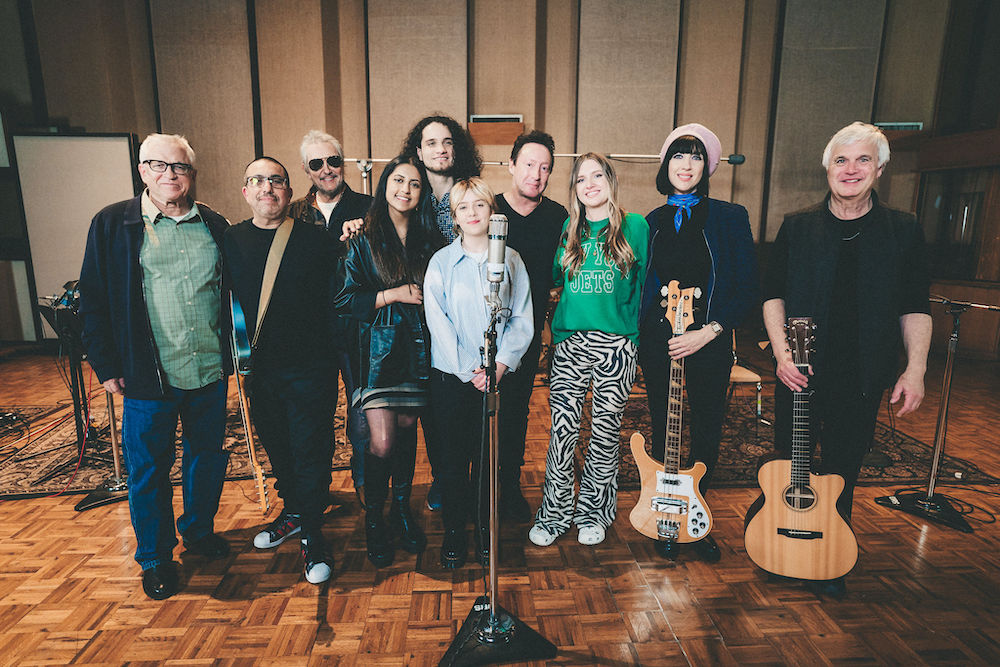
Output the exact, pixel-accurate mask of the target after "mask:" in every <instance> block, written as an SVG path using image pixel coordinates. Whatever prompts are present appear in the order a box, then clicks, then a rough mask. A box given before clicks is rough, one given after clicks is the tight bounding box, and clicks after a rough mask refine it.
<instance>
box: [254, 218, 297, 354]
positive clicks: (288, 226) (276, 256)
mask: <svg viewBox="0 0 1000 667" xmlns="http://www.w3.org/2000/svg"><path fill="white" fill-rule="evenodd" d="M291 235H292V219H291V218H285V220H284V222H282V223H281V225H280V226H279V227H278V231H276V232H275V233H274V239H273V240H272V241H271V247H270V248H269V249H268V251H267V262H265V264H264V280H263V281H262V282H261V284H260V305H259V306H258V307H257V326H256V330H255V331H254V332H253V341H252V342H251V343H250V349H255V348H256V347H257V339H258V338H259V337H260V325H261V323H262V322H263V321H264V315H266V314H267V306H268V304H270V302H271V292H272V291H273V290H274V280H275V278H277V277H278V267H279V266H281V256H282V255H283V254H285V246H286V245H288V237H289V236H291Z"/></svg>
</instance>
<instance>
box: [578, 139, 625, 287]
mask: <svg viewBox="0 0 1000 667" xmlns="http://www.w3.org/2000/svg"><path fill="white" fill-rule="evenodd" d="M587 160H593V161H594V162H596V163H597V164H598V165H599V166H600V167H601V171H603V172H604V177H605V178H606V179H607V183H608V226H607V227H606V228H605V229H604V231H603V232H602V233H601V235H602V236H603V237H604V247H603V248H602V250H603V252H604V256H605V257H606V258H607V259H608V261H609V262H613V263H614V264H615V266H617V267H618V270H619V271H620V272H621V274H622V276H623V277H624V276H626V275H627V274H628V272H629V271H631V270H632V265H634V264H635V253H634V252H632V247H631V246H630V245H629V244H628V241H626V240H625V232H624V230H623V229H622V227H623V226H624V224H625V214H626V211H625V209H623V208H622V207H621V206H619V205H618V176H616V175H615V169H614V167H613V166H611V162H609V161H608V159H607V158H606V157H604V156H603V155H598V154H597V153H584V154H583V155H581V156H580V157H578V158H577V159H576V162H574V163H573V171H572V173H571V174H570V177H569V224H568V225H566V230H565V231H564V232H563V235H562V238H561V239H560V243H561V244H562V245H564V246H565V250H564V251H563V256H562V259H561V261H560V264H561V265H562V268H563V271H564V272H565V274H566V278H567V280H572V279H573V276H574V275H576V272H577V271H579V270H580V267H581V266H583V240H584V239H585V238H589V233H590V231H589V230H590V226H589V225H586V224H583V223H584V221H585V220H586V216H585V213H586V208H585V207H584V206H583V205H582V204H581V203H580V198H579V197H578V196H577V194H576V179H577V176H579V173H580V167H581V166H582V165H583V163H584V162H586V161H587ZM585 233H586V234H587V235H588V236H586V237H585V236H584V234H585Z"/></svg>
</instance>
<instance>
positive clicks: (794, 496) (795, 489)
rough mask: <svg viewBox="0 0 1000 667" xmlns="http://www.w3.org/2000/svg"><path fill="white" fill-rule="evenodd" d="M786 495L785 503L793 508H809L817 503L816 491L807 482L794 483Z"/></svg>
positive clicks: (787, 489) (786, 490) (788, 488)
mask: <svg viewBox="0 0 1000 667" xmlns="http://www.w3.org/2000/svg"><path fill="white" fill-rule="evenodd" d="M784 496H785V504H786V505H788V506H789V507H790V508H792V509H793V510H807V509H809V508H811V507H812V506H813V505H815V504H816V492H815V491H813V490H812V488H811V487H809V486H808V485H807V484H792V485H791V486H789V487H787V488H786V489H785V494H784Z"/></svg>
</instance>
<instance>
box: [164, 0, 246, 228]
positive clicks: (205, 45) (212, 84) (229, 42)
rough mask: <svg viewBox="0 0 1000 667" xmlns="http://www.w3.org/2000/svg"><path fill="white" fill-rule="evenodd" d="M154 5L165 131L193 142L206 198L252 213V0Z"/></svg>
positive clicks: (233, 215) (226, 209)
mask: <svg viewBox="0 0 1000 667" xmlns="http://www.w3.org/2000/svg"><path fill="white" fill-rule="evenodd" d="M150 8H151V11H152V22H153V47H154V50H155V53H156V78H157V88H158V90H159V100H160V117H161V120H162V126H163V131H164V132H166V133H168V134H174V133H177V134H183V135H185V136H186V137H187V138H188V140H189V141H190V142H191V145H192V147H193V148H194V150H195V153H196V154H197V156H198V164H197V167H198V181H197V197H198V199H200V200H202V201H204V202H206V203H207V204H208V205H209V206H211V207H212V208H214V209H215V210H216V211H218V212H219V213H221V214H222V215H224V216H226V217H227V218H229V220H230V221H231V222H237V221H239V220H242V219H244V218H247V217H249V215H250V209H249V207H248V206H247V204H246V202H245V201H244V200H243V195H242V194H241V193H240V189H241V187H242V185H241V184H242V181H243V170H244V167H245V166H246V164H247V163H248V162H250V160H252V159H253V157H254V130H253V106H252V96H251V91H250V46H249V40H248V37H247V13H246V11H247V6H246V3H245V2H233V1H232V0H174V1H173V2H152V3H150Z"/></svg>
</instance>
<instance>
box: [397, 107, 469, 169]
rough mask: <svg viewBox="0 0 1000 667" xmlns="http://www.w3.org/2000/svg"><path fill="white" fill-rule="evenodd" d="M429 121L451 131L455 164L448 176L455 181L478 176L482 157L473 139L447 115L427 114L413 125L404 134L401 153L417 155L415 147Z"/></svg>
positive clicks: (417, 145)
mask: <svg viewBox="0 0 1000 667" xmlns="http://www.w3.org/2000/svg"><path fill="white" fill-rule="evenodd" d="M431 123H441V124H442V125H444V126H445V127H447V128H448V131H449V132H451V140H452V141H453V142H454V145H455V165H454V166H453V167H452V168H451V173H450V174H449V176H451V177H452V178H454V179H455V180H456V181H464V180H465V179H467V178H472V177H473V176H479V172H481V171H482V169H483V158H482V157H480V155H479V149H478V148H476V142H475V141H473V139H472V137H471V136H469V133H468V132H466V131H465V129H464V128H463V127H462V126H461V125H459V124H458V121H456V120H455V119H454V118H449V117H448V116H427V117H426V118H422V119H421V120H420V122H419V123H417V124H416V125H414V126H413V129H412V130H410V133H409V134H408V135H406V140H405V141H404V142H403V150H402V154H403V155H410V156H413V157H416V156H417V149H418V148H420V141H421V140H422V139H423V135H424V128H425V127H427V126H428V125H430V124H431Z"/></svg>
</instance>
